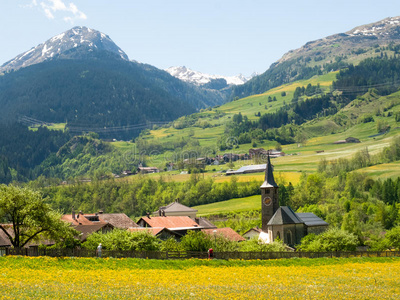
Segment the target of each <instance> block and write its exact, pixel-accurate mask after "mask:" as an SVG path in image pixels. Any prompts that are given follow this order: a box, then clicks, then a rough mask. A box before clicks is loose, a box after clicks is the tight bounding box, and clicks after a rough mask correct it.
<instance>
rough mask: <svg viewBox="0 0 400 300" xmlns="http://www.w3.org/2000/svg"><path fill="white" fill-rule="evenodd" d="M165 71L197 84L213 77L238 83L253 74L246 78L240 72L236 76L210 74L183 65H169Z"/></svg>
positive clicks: (232, 83) (233, 83) (208, 80)
mask: <svg viewBox="0 0 400 300" xmlns="http://www.w3.org/2000/svg"><path fill="white" fill-rule="evenodd" d="M165 71H167V72H168V73H169V74H171V75H172V76H174V77H176V78H179V79H180V80H183V81H186V82H190V83H194V84H196V85H198V86H201V85H203V84H207V83H210V82H211V81H212V80H215V79H224V80H225V81H226V84H227V85H240V84H243V83H245V82H247V81H248V80H249V79H251V77H253V76H254V75H252V76H250V77H249V78H247V77H245V76H243V75H242V74H239V75H237V76H222V75H210V74H206V73H201V72H198V71H194V70H191V69H189V68H187V67H185V66H179V67H170V68H168V69H166V70H165Z"/></svg>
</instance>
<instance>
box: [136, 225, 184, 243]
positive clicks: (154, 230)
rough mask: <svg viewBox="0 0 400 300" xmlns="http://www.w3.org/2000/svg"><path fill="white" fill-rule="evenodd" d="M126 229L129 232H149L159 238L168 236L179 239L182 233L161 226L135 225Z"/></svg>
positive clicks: (165, 238)
mask: <svg viewBox="0 0 400 300" xmlns="http://www.w3.org/2000/svg"><path fill="white" fill-rule="evenodd" d="M128 231H130V232H140V231H144V232H147V233H150V234H151V235H153V236H155V237H157V238H159V239H160V240H163V241H165V240H168V239H169V238H174V239H175V240H177V241H179V240H180V239H181V238H182V236H183V234H181V233H178V232H175V231H173V230H170V229H168V228H163V227H146V228H144V227H135V228H129V229H128Z"/></svg>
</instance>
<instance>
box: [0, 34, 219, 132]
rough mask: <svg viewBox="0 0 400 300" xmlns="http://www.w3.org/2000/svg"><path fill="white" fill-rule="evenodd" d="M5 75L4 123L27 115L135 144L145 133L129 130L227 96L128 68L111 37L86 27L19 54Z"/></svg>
mask: <svg viewBox="0 0 400 300" xmlns="http://www.w3.org/2000/svg"><path fill="white" fill-rule="evenodd" d="M2 70H7V72H6V73H4V74H3V76H0V105H1V107H2V110H1V111H0V122H1V121H2V122H9V121H13V120H16V119H17V118H18V115H24V116H28V117H32V118H35V119H39V120H43V121H46V122H55V123H57V122H68V126H74V127H75V128H78V129H77V130H78V131H79V130H80V129H81V130H83V131H99V129H101V132H103V133H104V132H108V133H110V134H109V135H108V136H109V137H124V138H128V139H130V138H132V137H133V136H135V135H137V134H138V133H139V132H140V129H142V128H143V127H141V128H135V129H134V130H130V131H127V126H130V129H132V128H131V127H132V126H134V125H138V124H140V125H143V124H146V123H149V122H168V121H172V120H174V119H176V118H178V117H179V116H182V115H185V114H189V113H193V112H195V111H196V110H198V109H200V108H205V107H208V106H214V105H218V104H221V103H222V102H223V101H224V97H225V95H224V94H223V93H221V92H219V91H215V90H210V89H203V88H200V87H197V86H194V85H192V84H189V83H186V82H183V81H181V80H179V79H177V78H174V77H173V76H171V75H169V74H168V73H167V72H165V71H163V70H159V69H157V68H155V67H153V66H150V65H146V64H140V63H137V62H134V61H129V60H128V57H127V56H126V54H125V53H124V52H123V51H122V50H121V49H120V48H119V47H118V46H117V45H115V44H114V43H113V42H112V41H111V39H109V38H108V37H107V36H106V35H105V34H103V33H100V32H98V31H95V30H93V29H88V28H85V27H79V28H77V27H75V28H73V29H71V30H69V31H67V32H65V33H63V34H60V35H58V36H56V37H54V38H52V39H50V40H48V41H47V42H45V43H43V44H41V45H39V46H38V47H36V48H34V49H31V50H30V51H28V52H26V53H24V54H21V55H19V56H18V57H16V58H15V59H13V60H12V61H10V62H8V63H6V64H4V65H3V67H2ZM13 70H15V71H13ZM105 127H106V130H104V128H105ZM109 127H118V128H117V129H115V128H114V130H109V129H107V128H109ZM136 127H137V126H136ZM121 132H122V134H120V133H121Z"/></svg>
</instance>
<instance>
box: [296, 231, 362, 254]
mask: <svg viewBox="0 0 400 300" xmlns="http://www.w3.org/2000/svg"><path fill="white" fill-rule="evenodd" d="M357 245H358V239H357V236H355V235H354V234H352V233H349V232H347V231H344V230H341V229H337V228H330V229H328V230H327V231H325V232H324V233H322V234H320V235H314V234H309V235H307V236H305V237H304V238H303V239H302V240H301V244H300V246H299V247H298V249H299V250H301V251H312V252H319V251H322V252H323V251H326V252H330V251H354V250H356V247H357Z"/></svg>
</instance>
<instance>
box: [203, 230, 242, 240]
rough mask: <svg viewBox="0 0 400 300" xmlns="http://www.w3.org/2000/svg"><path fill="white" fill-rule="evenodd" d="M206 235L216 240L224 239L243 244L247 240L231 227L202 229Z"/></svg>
mask: <svg viewBox="0 0 400 300" xmlns="http://www.w3.org/2000/svg"><path fill="white" fill-rule="evenodd" d="M201 231H203V232H204V233H205V234H208V235H210V236H212V237H214V238H217V237H223V238H225V239H227V240H230V241H233V242H243V241H245V240H246V239H245V238H244V237H242V236H241V235H240V234H239V233H237V232H236V231H235V230H233V229H232V228H230V227H225V228H215V229H202V230H201Z"/></svg>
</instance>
